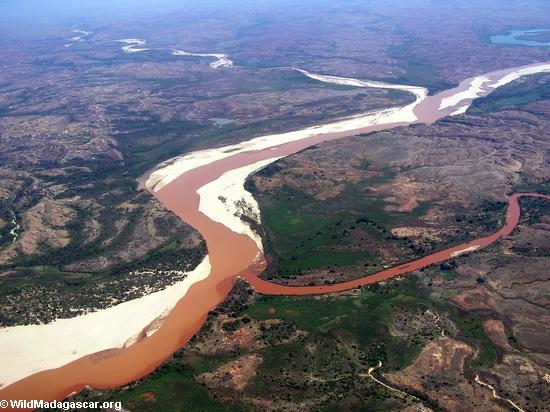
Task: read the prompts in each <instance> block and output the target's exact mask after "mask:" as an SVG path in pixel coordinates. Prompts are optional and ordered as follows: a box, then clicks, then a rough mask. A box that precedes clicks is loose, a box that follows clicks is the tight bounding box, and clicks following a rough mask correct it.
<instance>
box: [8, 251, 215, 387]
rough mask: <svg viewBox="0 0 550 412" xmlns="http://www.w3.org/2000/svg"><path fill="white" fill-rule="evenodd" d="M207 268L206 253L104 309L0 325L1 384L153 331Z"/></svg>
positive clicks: (207, 270) (118, 346) (208, 269)
mask: <svg viewBox="0 0 550 412" xmlns="http://www.w3.org/2000/svg"><path fill="white" fill-rule="evenodd" d="M209 273H210V260H209V259H208V256H207V257H206V258H205V259H204V260H203V261H202V262H201V263H200V264H199V265H198V266H197V267H196V268H195V269H194V270H193V271H191V272H189V273H188V274H187V277H186V278H185V279H184V280H182V281H180V282H177V283H175V284H174V285H172V286H169V287H167V288H166V289H164V290H161V291H159V292H155V293H152V294H150V295H147V296H144V297H142V298H139V299H134V300H131V301H128V302H124V303H121V304H119V305H116V306H113V307H110V308H108V309H103V310H99V311H97V312H93V313H88V314H86V315H82V316H77V317H74V318H69V319H58V320H55V321H54V322H52V323H48V324H45V325H25V326H14V327H8V328H2V329H0V348H2V351H1V352H0V364H1V365H2V366H1V367H0V387H2V386H7V385H9V384H10V383H13V382H15V381H17V380H19V379H23V378H24V377H26V376H29V375H31V374H33V373H36V372H40V371H43V370H47V369H53V368H57V367H60V366H63V365H65V364H67V363H69V362H72V361H74V360H76V359H78V358H81V357H83V356H85V355H88V354H91V353H95V352H100V351H103V350H106V349H111V348H122V347H125V346H129V345H131V344H132V343H134V342H135V341H136V340H137V339H138V338H139V337H140V336H142V335H145V336H151V335H152V334H153V333H154V332H155V331H156V329H158V323H159V322H156V323H155V321H158V320H160V319H162V318H163V317H164V316H166V315H167V314H168V313H169V312H170V310H171V309H172V308H173V307H174V306H175V305H176V303H177V302H178V301H179V300H180V299H181V298H182V297H183V296H184V295H185V294H186V293H187V291H188V290H189V288H190V287H191V286H192V285H193V284H194V283H196V282H199V281H201V280H203V279H205V278H206V277H207V276H208V275H209Z"/></svg>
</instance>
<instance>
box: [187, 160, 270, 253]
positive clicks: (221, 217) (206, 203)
mask: <svg viewBox="0 0 550 412" xmlns="http://www.w3.org/2000/svg"><path fill="white" fill-rule="evenodd" d="M277 159H279V158H278V157H274V158H271V159H266V160H261V161H259V162H256V163H253V164H250V165H248V166H244V167H240V168H238V169H234V170H231V171H229V172H225V173H224V174H223V175H221V176H220V177H219V178H218V179H216V180H214V181H212V182H210V183H208V184H206V185H204V186H203V187H201V188H200V189H199V190H198V191H197V193H198V194H199V196H200V204H199V211H200V212H202V213H204V214H205V215H206V216H208V217H209V218H210V219H212V220H213V221H215V222H219V223H222V224H223V225H224V226H226V227H228V228H229V229H231V230H232V231H233V232H235V233H241V234H243V235H246V236H248V237H250V238H251V239H252V240H254V241H255V242H256V244H257V245H258V249H260V250H261V251H263V246H262V239H261V238H260V236H258V234H257V233H256V232H254V231H253V230H252V228H251V227H250V225H249V224H248V223H246V222H245V221H243V220H242V219H241V215H245V216H247V217H249V218H251V219H253V220H255V221H256V222H257V223H260V222H261V217H260V208H259V207H258V203H257V202H256V199H254V196H252V194H251V193H250V192H248V191H247V190H246V189H245V188H244V182H245V180H246V178H247V176H248V175H250V174H252V173H254V172H255V171H257V170H259V169H261V168H262V167H264V166H266V165H268V164H270V163H273V162H274V161H276V160H277Z"/></svg>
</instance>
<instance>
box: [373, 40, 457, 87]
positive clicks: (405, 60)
mask: <svg viewBox="0 0 550 412" xmlns="http://www.w3.org/2000/svg"><path fill="white" fill-rule="evenodd" d="M413 45H414V42H413V41H408V42H405V43H404V44H402V45H399V46H390V47H389V50H388V56H389V57H390V58H392V59H395V60H396V61H398V62H399V66H400V67H401V68H402V69H403V70H404V71H405V73H404V74H402V75H400V76H398V77H397V78H389V79H384V80H385V81H388V82H391V83H400V84H410V85H415V86H423V87H426V88H427V89H428V91H429V94H430V95H433V94H436V93H438V92H440V91H442V90H446V89H449V88H451V87H453V86H454V85H453V84H452V83H450V82H449V81H448V80H446V79H445V78H444V77H443V76H441V75H438V73H439V71H440V70H439V69H438V68H437V66H436V64H435V63H434V62H430V61H429V60H427V59H426V58H424V57H422V58H418V57H416V56H415V55H414V51H412V50H411V49H412V46H413Z"/></svg>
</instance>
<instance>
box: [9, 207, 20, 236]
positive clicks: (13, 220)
mask: <svg viewBox="0 0 550 412" xmlns="http://www.w3.org/2000/svg"><path fill="white" fill-rule="evenodd" d="M11 224H12V225H13V228H12V229H11V230H10V236H11V237H12V239H11V243H15V242H17V239H18V238H19V229H20V227H19V223H17V217H16V216H15V213H13V211H12V212H11Z"/></svg>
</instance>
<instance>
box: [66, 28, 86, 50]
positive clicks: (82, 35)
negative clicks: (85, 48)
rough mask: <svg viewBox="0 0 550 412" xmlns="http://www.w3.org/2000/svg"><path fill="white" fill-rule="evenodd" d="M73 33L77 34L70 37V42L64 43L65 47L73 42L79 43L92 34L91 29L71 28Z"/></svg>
mask: <svg viewBox="0 0 550 412" xmlns="http://www.w3.org/2000/svg"><path fill="white" fill-rule="evenodd" d="M73 33H75V34H78V36H74V37H71V38H70V39H69V40H70V41H71V42H72V43H68V44H66V45H65V47H70V46H72V45H73V44H76V43H80V42H82V41H84V39H85V38H86V37H88V36H89V35H90V34H92V32H91V31H85V30H78V29H75V30H73Z"/></svg>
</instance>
